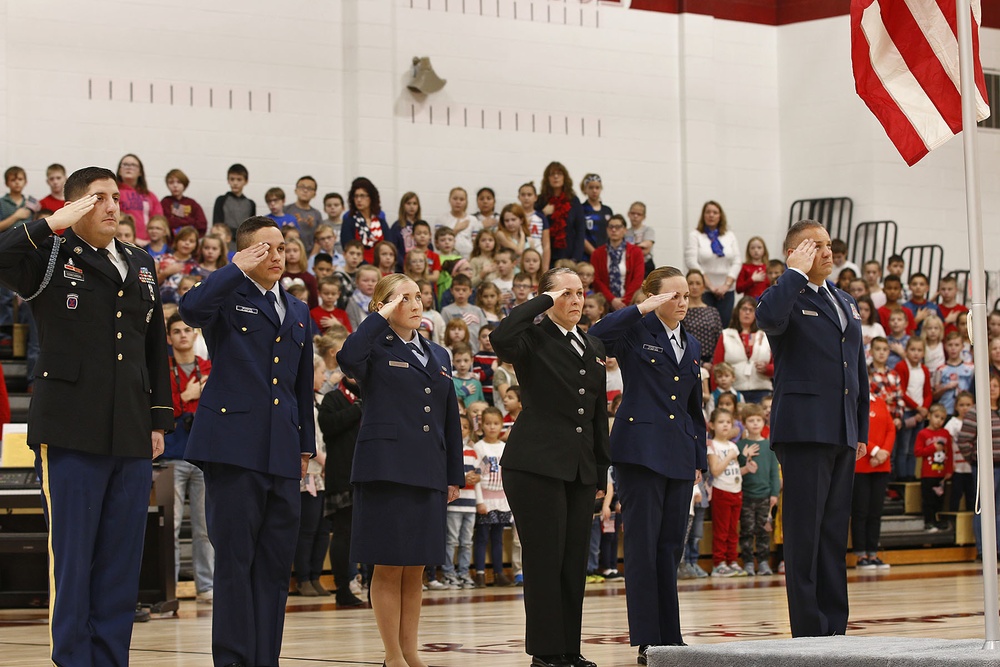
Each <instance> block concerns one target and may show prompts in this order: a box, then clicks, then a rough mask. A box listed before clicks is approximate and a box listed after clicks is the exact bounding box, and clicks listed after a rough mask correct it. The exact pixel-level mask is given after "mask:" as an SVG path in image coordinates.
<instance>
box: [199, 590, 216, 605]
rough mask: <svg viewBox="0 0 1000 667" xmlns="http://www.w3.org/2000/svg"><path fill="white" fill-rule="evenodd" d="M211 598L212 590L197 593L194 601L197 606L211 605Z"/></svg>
mask: <svg viewBox="0 0 1000 667" xmlns="http://www.w3.org/2000/svg"><path fill="white" fill-rule="evenodd" d="M213 597H214V595H213V593H212V589H208V590H207V591H202V592H201V593H198V597H197V598H196V599H197V601H198V604H212V599H213Z"/></svg>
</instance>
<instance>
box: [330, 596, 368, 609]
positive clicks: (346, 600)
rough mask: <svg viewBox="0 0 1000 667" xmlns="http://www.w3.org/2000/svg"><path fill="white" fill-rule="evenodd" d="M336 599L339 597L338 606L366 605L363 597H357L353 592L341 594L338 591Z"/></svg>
mask: <svg viewBox="0 0 1000 667" xmlns="http://www.w3.org/2000/svg"><path fill="white" fill-rule="evenodd" d="M336 599H337V606H338V607H364V606H365V601H364V600H362V599H361V598H359V597H357V596H356V595H354V594H353V593H351V592H348V593H347V595H341V594H340V593H338V594H337V598H336Z"/></svg>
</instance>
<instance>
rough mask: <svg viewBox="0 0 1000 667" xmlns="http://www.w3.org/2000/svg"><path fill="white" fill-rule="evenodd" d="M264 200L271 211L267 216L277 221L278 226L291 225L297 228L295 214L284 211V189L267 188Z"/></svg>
mask: <svg viewBox="0 0 1000 667" xmlns="http://www.w3.org/2000/svg"><path fill="white" fill-rule="evenodd" d="M264 202H265V203H266V204H267V208H268V209H269V210H270V211H271V212H270V213H268V214H267V217H269V218H271V220H274V221H275V222H276V223H278V227H282V228H283V227H288V226H289V225H291V226H292V227H295V228H296V229H298V228H299V223H298V220H296V219H295V216H294V215H289V214H287V213H285V191H284V190H282V189H281V188H278V187H274V188H268V190H267V192H265V193H264ZM300 232H301V230H300Z"/></svg>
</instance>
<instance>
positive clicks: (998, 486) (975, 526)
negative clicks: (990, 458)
mask: <svg viewBox="0 0 1000 667" xmlns="http://www.w3.org/2000/svg"><path fill="white" fill-rule="evenodd" d="M972 478H973V479H979V467H978V466H975V465H974V466H972ZM952 491H953V492H954V489H953V490H952ZM998 491H1000V469H997V468H994V469H993V502H994V503H995V504H994V508H996V507H1000V493H998ZM973 502H975V501H973ZM972 532H974V533H975V534H976V553H977V554H979V555H982V553H983V516H982V515H981V514H979V513H978V512H977V513H975V514H973V515H972ZM997 552H998V553H1000V515H997Z"/></svg>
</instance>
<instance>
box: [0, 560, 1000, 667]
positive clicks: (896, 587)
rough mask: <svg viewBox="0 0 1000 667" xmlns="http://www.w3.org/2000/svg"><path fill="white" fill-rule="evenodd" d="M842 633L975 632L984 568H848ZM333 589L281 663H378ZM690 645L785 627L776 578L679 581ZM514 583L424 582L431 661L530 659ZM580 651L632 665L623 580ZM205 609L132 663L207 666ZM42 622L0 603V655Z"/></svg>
mask: <svg viewBox="0 0 1000 667" xmlns="http://www.w3.org/2000/svg"><path fill="white" fill-rule="evenodd" d="M849 577H850V584H849V586H850V597H851V627H850V629H849V633H850V634H858V635H882V636H890V635H891V636H901V635H913V636H920V637H938V638H947V639H971V638H979V637H982V636H983V611H982V609H983V597H982V575H981V570H980V568H979V566H978V564H976V563H960V564H949V565H897V566H894V567H893V568H892V570H891V571H889V572H888V573H886V574H874V573H873V574H863V575H862V574H859V573H857V572H856V571H855V570H850V571H849ZM329 599H330V598H320V600H324V602H316V600H317V598H300V597H292V598H289V605H288V614H287V617H286V621H285V637H284V644H283V650H282V660H281V664H282V665H283V667H307V666H315V665H380V664H381V663H382V655H381V652H380V644H379V639H378V633H377V630H376V628H375V621H374V617H373V616H372V611H371V609H367V608H364V609H337V608H336V607H335V606H334V605H333V604H332V602H329V603H328V602H325V600H329ZM680 604H681V619H682V627H683V630H684V636H685V639H686V641H687V642H688V643H689V644H699V643H714V642H724V641H733V640H753V639H771V638H787V637H788V636H789V634H788V621H787V618H786V614H787V608H786V606H785V590H784V584H783V577H781V576H780V575H779V576H774V577H760V578H749V579H747V578H743V579H722V580H719V579H715V580H712V579H707V580H704V579H703V580H696V581H683V582H681V585H680ZM523 621H524V611H523V606H522V602H521V589H517V588H500V589H493V588H486V589H481V590H471V591H428V592H425V593H424V607H423V615H422V618H421V642H422V644H423V646H424V650H425V651H426V654H425V660H426V662H427V663H428V664H429V665H434V666H440V667H457V666H458V665H469V664H482V665H490V666H496V667H507V666H513V665H518V666H520V667H527V665H528V663H529V659H528V658H527V657H526V656H525V654H524V652H523V644H522V639H523V630H524V627H523ZM583 637H584V647H583V653H584V655H586V656H587V657H588V658H590V659H591V660H594V661H596V662H597V663H598V664H599V665H600V666H601V667H625V666H628V665H635V649H633V648H631V647H629V645H628V630H627V622H626V617H625V588H624V583H623V582H621V581H618V582H605V583H603V584H590V585H588V586H587V598H586V602H585V603H584V626H583ZM210 638H211V608H210V607H208V606H205V605H197V604H195V603H194V602H193V601H188V600H185V601H183V602H182V603H181V610H180V613H179V616H177V617H164V618H157V617H154V618H153V619H152V620H151V621H150V622H149V623H143V624H138V625H136V626H135V631H134V634H133V637H132V658H131V662H132V665H136V666H141V667H146V666H149V667H194V666H196V665H197V666H199V667H204V666H205V665H211V664H212V663H211V639H210ZM47 642H48V624H47V620H46V613H45V612H44V611H39V610H10V609H8V610H0V664H2V665H4V666H5V667H22V666H23V667H28V666H30V667H37V666H38V665H44V664H47V662H46V656H47Z"/></svg>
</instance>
